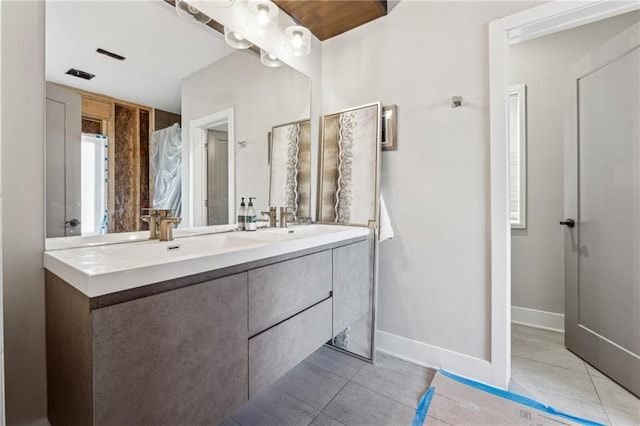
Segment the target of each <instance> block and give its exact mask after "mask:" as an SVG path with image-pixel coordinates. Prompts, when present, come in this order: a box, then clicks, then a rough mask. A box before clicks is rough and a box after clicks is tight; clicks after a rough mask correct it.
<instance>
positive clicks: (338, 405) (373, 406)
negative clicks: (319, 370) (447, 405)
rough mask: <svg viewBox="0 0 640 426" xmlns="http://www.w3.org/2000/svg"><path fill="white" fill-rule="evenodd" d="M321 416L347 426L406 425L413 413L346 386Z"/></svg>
mask: <svg viewBox="0 0 640 426" xmlns="http://www.w3.org/2000/svg"><path fill="white" fill-rule="evenodd" d="M323 412H324V413H325V414H327V415H329V416H331V417H332V418H334V419H337V420H338V421H340V422H342V423H344V424H345V425H349V426H356V425H363V426H364V425H366V426H378V425H380V426H388V425H408V424H411V421H412V419H413V416H414V409H412V408H410V407H407V406H406V405H404V404H400V403H399V402H396V401H394V400H392V399H390V398H387V397H386V396H382V395H380V394H379V393H377V392H374V391H372V390H369V389H367V388H365V387H362V386H360V385H358V384H355V383H353V382H350V383H348V384H347V386H345V387H344V389H342V390H341V391H340V393H338V395H336V397H335V398H334V399H333V401H331V402H330V403H329V405H327V407H326V408H325V409H324V410H323Z"/></svg>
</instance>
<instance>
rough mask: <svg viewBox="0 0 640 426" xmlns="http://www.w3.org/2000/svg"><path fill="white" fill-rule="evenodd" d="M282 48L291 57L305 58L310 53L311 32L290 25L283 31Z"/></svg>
mask: <svg viewBox="0 0 640 426" xmlns="http://www.w3.org/2000/svg"><path fill="white" fill-rule="evenodd" d="M284 39H285V41H284V43H283V45H282V48H283V50H284V51H285V52H288V53H290V54H291V55H293V56H306V55H308V54H309V53H311V32H310V31H309V30H308V29H306V28H305V27H301V26H299V25H292V26H290V27H287V28H286V29H285V30H284Z"/></svg>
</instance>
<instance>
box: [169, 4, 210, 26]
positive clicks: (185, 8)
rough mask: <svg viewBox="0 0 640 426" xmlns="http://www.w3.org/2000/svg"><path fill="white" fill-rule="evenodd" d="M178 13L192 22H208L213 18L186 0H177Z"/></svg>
mask: <svg viewBox="0 0 640 426" xmlns="http://www.w3.org/2000/svg"><path fill="white" fill-rule="evenodd" d="M176 13H177V14H178V16H179V17H181V18H182V19H184V20H185V21H188V22H191V23H192V24H197V23H199V24H206V23H208V22H209V21H211V18H210V17H208V16H207V15H205V14H204V13H202V12H200V10H199V9H197V8H196V7H194V6H192V5H190V4H189V3H187V2H186V1H184V0H176Z"/></svg>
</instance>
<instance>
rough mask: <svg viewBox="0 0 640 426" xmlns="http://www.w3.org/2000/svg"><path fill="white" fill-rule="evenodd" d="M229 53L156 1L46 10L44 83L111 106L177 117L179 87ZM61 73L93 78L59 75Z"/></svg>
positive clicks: (207, 32) (212, 34)
mask: <svg viewBox="0 0 640 426" xmlns="http://www.w3.org/2000/svg"><path fill="white" fill-rule="evenodd" d="M97 48H103V49H105V50H108V51H110V52H113V53H117V54H118V55H122V56H124V57H126V58H127V59H126V60H125V61H118V60H115V59H112V58H109V57H108V56H104V55H101V54H99V53H96V49H97ZM233 51H234V49H232V48H230V47H229V46H227V45H226V43H225V42H224V38H223V37H222V36H221V35H220V34H218V33H217V32H216V31H214V30H213V29H211V28H209V27H206V26H203V25H194V24H191V23H189V22H186V21H184V20H182V19H181V18H179V17H178V15H177V14H176V12H175V9H174V8H173V7H171V6H170V5H169V4H167V3H165V2H164V1H162V0H144V1H113V0H110V1H90V0H84V1H77V0H76V1H47V4H46V79H47V81H53V82H56V83H61V84H65V85H68V86H72V87H77V88H79V89H84V90H88V91H91V92H95V93H100V94H104V95H109V96H113V97H115V98H118V99H122V100H126V101H130V102H135V103H140V104H143V105H148V106H152V107H154V108H159V109H163V110H167V111H171V112H175V113H179V112H180V94H181V89H180V84H181V80H182V79H183V78H184V77H186V76H188V75H190V74H192V73H194V72H195V71H197V70H199V69H201V68H203V67H205V66H207V65H209V64H211V63H213V62H215V61H217V60H219V59H220V58H222V57H224V56H226V55H228V54H229V53H231V52H233ZM69 68H76V69H79V70H82V71H86V72H89V73H91V74H95V75H96V77H94V78H93V79H92V80H90V81H87V80H83V79H80V78H77V77H72V76H70V75H66V74H65V72H67V70H68V69H69Z"/></svg>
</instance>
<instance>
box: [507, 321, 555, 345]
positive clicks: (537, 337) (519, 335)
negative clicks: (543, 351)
mask: <svg viewBox="0 0 640 426" xmlns="http://www.w3.org/2000/svg"><path fill="white" fill-rule="evenodd" d="M511 341H512V342H514V343H515V342H520V341H527V342H536V343H543V344H546V345H556V346H564V333H560V332H558V331H551V330H543V329H541V328H535V327H527V326H526V325H520V324H511Z"/></svg>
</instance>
